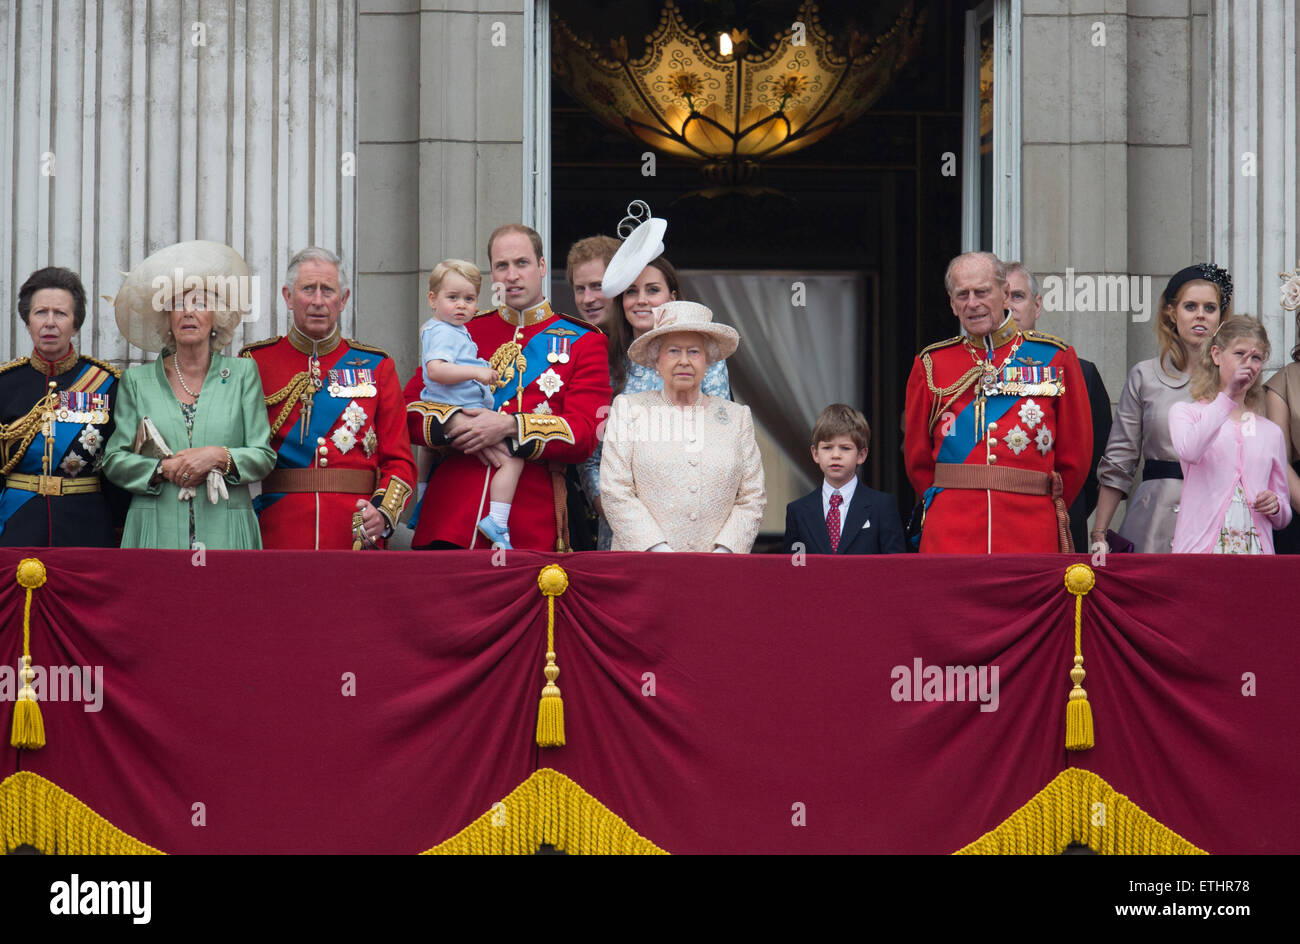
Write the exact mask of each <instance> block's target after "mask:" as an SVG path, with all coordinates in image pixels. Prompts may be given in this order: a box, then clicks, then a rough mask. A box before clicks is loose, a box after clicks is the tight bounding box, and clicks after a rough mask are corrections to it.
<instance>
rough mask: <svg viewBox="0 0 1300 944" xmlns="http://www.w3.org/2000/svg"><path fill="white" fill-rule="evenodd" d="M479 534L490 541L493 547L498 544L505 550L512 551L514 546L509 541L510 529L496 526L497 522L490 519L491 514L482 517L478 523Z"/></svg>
mask: <svg viewBox="0 0 1300 944" xmlns="http://www.w3.org/2000/svg"><path fill="white" fill-rule="evenodd" d="M478 530H479V534H481V535H483V537H485V538H487V539H488V540H489V541H491V542H492V546H493V547H497V546H498V545H499V546H501V547H503V548H505V549H506V550H507V551H513V550H514V547H513V546H512V545H511V543H510V530H509V529H508V528H498V527H497V523H496V522H495V521H493V520H492V518H491V516H488V517H487V518H484V519H483V520H482V521H480V522H479V523H478Z"/></svg>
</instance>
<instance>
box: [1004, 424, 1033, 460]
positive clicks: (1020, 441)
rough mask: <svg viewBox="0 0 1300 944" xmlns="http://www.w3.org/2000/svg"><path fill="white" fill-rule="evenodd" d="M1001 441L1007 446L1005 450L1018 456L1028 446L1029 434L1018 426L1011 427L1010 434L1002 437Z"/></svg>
mask: <svg viewBox="0 0 1300 944" xmlns="http://www.w3.org/2000/svg"><path fill="white" fill-rule="evenodd" d="M1002 441H1003V442H1004V443H1006V444H1007V448H1008V449H1010V450H1011V451H1012V452H1014V453H1015V454H1016V455H1020V454H1021V453H1022V452H1024V451H1025V448H1026V447H1027V446H1028V445H1029V434H1028V433H1026V432H1025V431H1024V430H1023V429H1021V428H1020V427H1019V426H1015V427H1012V429H1011V432H1009V433H1007V434H1006V435H1005V436H1003V437H1002Z"/></svg>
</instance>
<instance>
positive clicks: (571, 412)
mask: <svg viewBox="0 0 1300 944" xmlns="http://www.w3.org/2000/svg"><path fill="white" fill-rule="evenodd" d="M488 260H489V262H490V264H491V277H492V282H493V300H494V302H496V303H497V308H496V309H494V310H489V311H485V312H481V313H480V314H478V315H477V316H476V317H474V318H473V319H471V320H470V321H469V323H468V324H467V325H466V328H467V329H468V330H469V334H470V337H471V338H472V339H473V340H474V343H475V344H476V345H477V346H478V356H479V357H481V358H483V359H484V360H486V361H488V362H489V363H490V364H491V365H492V368H493V369H494V370H496V371H497V373H498V374H499V375H500V378H501V380H500V382H499V383H498V385H497V386H496V387H495V389H494V390H493V399H494V402H495V404H496V410H495V411H492V410H480V409H470V408H463V407H459V406H451V405H448V404H439V403H429V402H426V401H423V400H420V399H419V393H420V390H421V387H422V376H421V375H420V374H417V375H416V377H415V378H414V379H413V380H412V382H411V383H409V384H407V388H406V395H407V401H408V404H407V422H408V429H409V431H410V435H411V439H412V441H413V442H415V444H416V445H420V446H428V447H431V448H440V447H449V448H448V450H447V454H446V457H445V458H444V459H443V460H442V462H441V463H439V465H438V466H437V468H436V469H435V471H434V473H433V478H432V480H431V481H430V483H429V486H428V489H427V491H426V492H425V494H424V499H423V502H422V504H421V506H420V517H419V522H418V524H417V526H416V529H415V536H414V538H413V539H412V542H411V544H412V546H413V547H434V548H453V547H462V548H473V547H484V546H485V541H484V539H483V537H482V535H481V534H479V533H478V523H479V521H480V520H481V519H482V518H483V515H484V514H485V513H486V508H487V504H486V503H487V487H488V482H489V481H490V476H491V475H492V472H493V469H494V468H495V466H496V465H497V464H498V463H499V461H500V460H501V458H502V457H504V456H506V455H515V456H519V457H521V458H523V459H526V460H528V464H527V466H526V467H525V468H524V471H523V474H522V475H521V477H520V480H519V486H518V488H517V489H516V491H515V499H514V504H513V506H512V510H511V512H510V543H511V544H512V545H513V546H514V547H516V548H528V549H532V550H547V551H550V550H567V549H568V534H567V532H568V516H567V509H566V502H567V494H566V490H565V483H564V469H565V466H566V465H570V464H572V463H577V462H581V461H583V460H584V459H586V458H587V457H588V456H590V455H591V453H592V451H593V450H594V449H595V448H596V440H597V430H598V427H599V425H600V422H601V420H602V419H603V418H604V415H605V413H606V412H607V411H608V409H609V401H610V398H611V393H610V388H609V360H608V354H607V347H606V341H605V336H604V335H603V334H601V333H600V331H598V330H596V329H595V328H593V327H592V326H591V325H590V324H588V323H587V322H585V321H581V320H579V319H577V318H571V317H569V316H568V315H561V314H558V313H557V312H555V311H553V310H552V309H551V306H550V304H549V303H548V302H547V301H546V298H545V297H544V295H543V291H542V284H543V279H544V278H545V276H546V259H545V257H544V256H543V254H542V239H541V236H539V235H538V234H537V232H536V231H535V230H533V229H531V228H529V227H527V226H524V225H522V224H519V223H510V224H507V225H505V226H500V227H497V229H496V230H495V231H494V232H493V233H492V236H491V237H490V238H489V239H488Z"/></svg>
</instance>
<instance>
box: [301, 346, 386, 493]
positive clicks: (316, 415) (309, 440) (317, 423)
mask: <svg viewBox="0 0 1300 944" xmlns="http://www.w3.org/2000/svg"><path fill="white" fill-rule="evenodd" d="M383 359H384V358H383V355H382V354H375V353H374V352H372V351H361V350H357V349H356V348H350V349H349V350H348V352H347V353H346V354H344V355H343V357H341V358H339V360H338V361H337V363H335V365H334V367H335V369H341V368H343V365H344V364H346V365H347V368H346V369H349V370H352V369H358V368H359V369H362V370H370V371H371V372H372V373H374V374H377V373H378V370H379V363H380V361H382V360H383ZM353 399H354V398H353V397H350V396H343V397H336V396H332V395H331V394H330V392H329V389H328V388H326V387H322V388H321V389H320V390H317V391H316V395H315V396H314V397H313V398H312V401H311V423H310V424H309V425H308V427H307V430H306V433H305V434H303V435H299V430H301V429H302V420H303V411H302V410H299V412H298V419H297V420H296V421H295V422H294V424H293V426H292V427H291V428H290V430H289V432H287V433H286V434H285V436H284V441H283V442H282V443H281V444H280V459H279V461H278V462H277V463H276V468H280V469H306V468H310V467H311V466H312V464H313V463H314V462H315V459H316V440H318V439H324V438H325V437H326V435H327V434H328V433H329V431H330V430H332V429H333V428H334V426H335V424H337V423H338V421H339V418H340V417H341V416H342V415H343V411H344V410H346V409H347V408H348V404H349V403H351V402H352V400H353ZM300 440H301V441H300Z"/></svg>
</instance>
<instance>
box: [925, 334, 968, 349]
mask: <svg viewBox="0 0 1300 944" xmlns="http://www.w3.org/2000/svg"><path fill="white" fill-rule="evenodd" d="M954 344H961V335H960V334H959V335H956V336H955V337H951V338H948V339H946V340H944V341H935V342H934V343H933V344H931V345H930V346H929V347H927V348H925V350H923V351H921V354H929V353H930V352H931V351H937V350H939V348H941V347H951V346H952V345H954Z"/></svg>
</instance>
